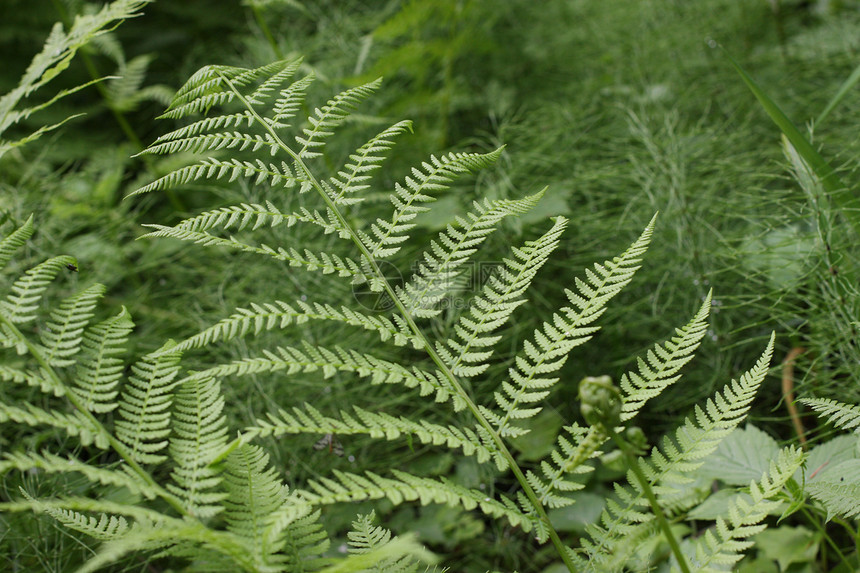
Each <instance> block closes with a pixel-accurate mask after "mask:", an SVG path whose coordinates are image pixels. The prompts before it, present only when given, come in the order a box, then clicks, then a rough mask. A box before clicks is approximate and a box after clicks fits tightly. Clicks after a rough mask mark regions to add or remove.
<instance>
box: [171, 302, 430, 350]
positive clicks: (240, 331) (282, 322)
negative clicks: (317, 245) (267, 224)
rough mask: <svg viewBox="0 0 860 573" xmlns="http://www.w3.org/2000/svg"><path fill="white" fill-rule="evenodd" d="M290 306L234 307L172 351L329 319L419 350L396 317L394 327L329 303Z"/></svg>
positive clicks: (379, 318)
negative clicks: (220, 318)
mask: <svg viewBox="0 0 860 573" xmlns="http://www.w3.org/2000/svg"><path fill="white" fill-rule="evenodd" d="M294 304H295V305H296V306H297V307H298V309H296V308H294V307H292V306H290V305H289V304H287V303H285V302H282V301H279V300H276V301H275V302H272V303H262V304H257V303H252V304H251V305H250V308H237V309H236V311H235V312H234V313H233V314H232V315H230V316H229V317H228V318H225V319H223V320H220V321H219V322H217V323H216V324H214V325H212V326H210V327H209V328H207V329H205V330H203V331H202V332H199V333H198V334H195V335H194V336H192V337H190V338H187V339H185V340H183V341H182V342H180V343H179V344H177V345H176V350H178V351H181V352H184V351H186V350H191V349H194V348H202V347H204V346H209V345H210V344H214V343H215V342H226V341H228V340H233V339H234V338H242V337H244V336H246V335H247V334H249V333H252V334H253V335H254V336H256V335H258V334H259V333H260V332H263V331H265V330H272V329H275V328H277V329H284V328H286V327H287V326H289V325H291V324H304V323H305V322H307V321H309V320H331V321H334V322H338V323H341V324H347V325H350V326H358V327H360V328H364V329H365V330H370V331H373V332H376V333H377V334H379V338H380V339H381V340H382V341H389V340H390V341H391V342H393V343H394V344H395V345H397V346H405V345H407V344H411V345H412V347H413V348H420V347H421V346H420V345H421V344H422V341H421V339H419V338H418V337H416V336H415V334H413V333H412V332H411V331H410V330H409V328H408V326H406V325H405V324H402V322H401V321H400V320H398V319H397V318H398V317H396V316H395V317H394V318H395V320H396V321H397V324H395V323H394V322H392V321H391V320H389V319H388V318H386V317H384V316H371V315H367V314H362V313H359V312H355V311H354V310H352V309H350V308H349V307H346V306H342V307H341V308H340V309H336V308H334V307H333V306H331V305H329V304H319V303H313V304H309V303H306V302H304V301H296V302H295V303H294Z"/></svg>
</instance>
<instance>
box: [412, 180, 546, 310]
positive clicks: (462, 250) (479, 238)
mask: <svg viewBox="0 0 860 573" xmlns="http://www.w3.org/2000/svg"><path fill="white" fill-rule="evenodd" d="M543 194H544V191H541V192H539V193H536V194H534V195H530V196H528V197H523V198H522V199H515V200H510V199H499V200H495V201H490V200H488V199H485V200H484V202H483V204H481V203H479V202H475V203H474V210H473V211H472V212H470V213H467V214H466V215H465V216H463V217H460V216H458V217H456V219H455V222H454V224H453V225H448V226H447V228H446V229H445V230H444V231H442V232H441V233H439V237H438V239H436V240H434V241H431V242H430V249H429V250H428V251H425V252H424V255H423V256H422V257H421V259H419V260H422V262H421V263H420V264H419V267H418V271H417V272H416V273H415V274H414V275H413V276H412V278H411V280H410V281H409V282H408V283H406V285H404V287H403V288H402V289H397V296H398V297H399V298H400V300H401V301H402V302H403V305H404V306H405V307H406V310H407V311H409V312H410V313H411V314H413V315H414V316H418V317H423V318H430V317H433V316H436V315H438V314H439V313H440V312H442V311H441V310H440V309H436V308H434V307H435V306H436V304H437V303H438V302H439V301H440V300H441V299H442V298H444V297H445V296H446V295H448V294H449V293H450V291H451V290H452V289H453V288H454V286H455V285H456V284H457V279H458V277H459V276H460V274H459V270H458V269H459V268H460V267H461V266H463V265H464V264H465V263H466V262H467V261H468V260H469V257H471V256H472V255H473V254H474V253H475V252H476V251H477V248H478V246H479V245H480V244H481V243H483V242H484V240H485V239H486V238H487V237H488V236H489V235H490V234H491V233H492V232H493V231H495V230H496V228H497V226H498V224H499V221H501V220H502V219H504V218H505V217H508V216H511V215H521V214H523V213H526V212H528V211H529V210H531V209H532V208H533V207H534V206H535V205H536V204H537V202H538V201H539V200H540V199H541V197H543Z"/></svg>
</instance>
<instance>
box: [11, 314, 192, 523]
mask: <svg viewBox="0 0 860 573" xmlns="http://www.w3.org/2000/svg"><path fill="white" fill-rule="evenodd" d="M0 321H2V323H3V326H5V327H6V328H8V329H9V331H10V332H12V333H13V336H15V337H16V338H17V339H18V340H20V341H22V342H23V343H24V345H25V346H26V347H27V350H28V351H29V352H30V355H31V356H32V357H33V358H34V359H35V360H36V362H38V363H39V366H41V369H42V372H44V373H45V374H47V375H48V376H50V378H51V381H52V382H54V384H56V385H57V386H58V387H61V388H63V389H65V397H66V398H67V399H68V400H69V402H70V403H71V404H72V406H73V407H74V408H75V409H77V410H78V412H80V413H81V415H83V416H84V417H85V418H86V419H87V421H88V422H89V423H90V424H92V425H93V427H94V428H96V429H98V430H99V431H101V433H102V435H104V436H105V437H106V438H107V441H108V444H109V445H110V447H111V448H113V450H114V451H115V452H116V453H117V454H118V455H119V456H120V457H121V458H122V459H123V460H124V461H125V463H127V464H128V466H129V467H130V468H131V469H132V470H134V472H135V473H136V474H137V475H138V477H140V479H142V480H143V481H145V482H146V484H147V485H148V486H150V487H151V488H152V489H153V490H154V491H157V492H158V494H159V496H161V498H162V499H164V501H166V502H167V503H168V504H169V505H170V507H172V508H173V509H175V510H176V511H177V512H178V513H179V514H180V515H182V516H183V517H191V514H189V513H188V512H187V511H186V510H185V508H184V507H183V505H182V503H181V502H180V501H179V500H178V499H177V498H176V497H175V496H174V495H172V494H171V493H170V492H168V491H167V490H165V489H164V488H162V487H161V486H160V485H158V483H156V481H155V480H154V479H153V478H152V476H151V475H150V474H149V472H147V471H146V470H145V469H143V468H142V467H141V466H140V464H138V463H137V462H136V461H135V460H134V458H133V457H132V456H131V453H130V452H129V451H128V449H127V448H126V447H125V445H124V444H123V443H122V442H120V441H119V440H118V439H116V437H114V435H113V434H112V433H111V432H109V431H108V430H107V428H105V427H104V425H103V424H102V423H101V422H99V420H98V418H96V417H95V416H93V414H92V412H90V411H89V410H87V409H86V407H85V406H84V404H83V403H82V402H81V401H80V400H79V399H78V397H77V396H76V395H75V393H74V392H72V391H71V390H70V389H69V388H67V385H66V384H65V383H64V382H63V380H62V379H61V378H60V376H59V374H57V372H56V370H54V367H53V366H51V365H50V363H48V361H47V360H45V357H44V356H43V355H42V353H41V352H40V350H39V348H38V347H37V346H36V345H34V344H33V343H32V342H30V340H29V339H28V338H27V337H25V336H24V335H23V333H22V332H21V331H20V330H18V327H17V326H15V324H14V323H13V322H11V321H10V320H9V319H7V318H6V317H5V316H4V315H3V314H2V313H0Z"/></svg>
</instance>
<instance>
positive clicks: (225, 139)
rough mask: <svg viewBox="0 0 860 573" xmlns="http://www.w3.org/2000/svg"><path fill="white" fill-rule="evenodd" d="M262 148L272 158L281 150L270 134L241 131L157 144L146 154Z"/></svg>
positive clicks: (223, 132) (197, 136)
mask: <svg viewBox="0 0 860 573" xmlns="http://www.w3.org/2000/svg"><path fill="white" fill-rule="evenodd" d="M260 148H266V149H268V150H269V153H270V154H271V155H272V156H274V155H275V154H276V153H277V151H278V149H280V148H279V146H278V142H277V141H276V140H275V139H274V138H273V137H272V136H271V135H269V134H268V133H264V134H262V135H260V134H253V133H244V132H241V131H222V132H218V133H206V134H203V135H195V136H193V137H187V138H180V139H173V140H170V141H165V142H164V143H156V144H153V145H151V146H149V147H147V148H146V153H149V154H153V155H165V154H169V153H173V154H176V153H182V152H188V153H203V152H204V151H218V150H221V149H232V150H234V152H235V151H245V150H246V149H250V150H251V151H257V150H258V149H260ZM210 168H211V167H210Z"/></svg>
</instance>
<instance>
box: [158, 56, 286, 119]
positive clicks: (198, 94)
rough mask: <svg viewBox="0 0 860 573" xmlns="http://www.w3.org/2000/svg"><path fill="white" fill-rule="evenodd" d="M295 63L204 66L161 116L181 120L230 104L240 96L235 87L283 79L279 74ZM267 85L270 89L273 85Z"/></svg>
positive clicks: (184, 86) (178, 92) (180, 89)
mask: <svg viewBox="0 0 860 573" xmlns="http://www.w3.org/2000/svg"><path fill="white" fill-rule="evenodd" d="M296 63H297V62H293V61H287V60H283V61H278V62H272V63H270V64H266V65H264V66H260V67H259V68H254V69H246V68H238V67H233V66H219V65H213V66H204V67H202V68H200V69H199V70H198V71H196V72H195V73H194V74H193V75H192V76H191V77H190V78H189V79H188V81H187V82H185V85H183V86H182V87H181V88H179V90H178V91H177V92H176V95H175V96H174V97H173V101H171V102H170V106H168V108H167V111H165V112H164V113H163V114H162V115H161V117H162V118H172V119H179V118H182V117H186V116H188V115H194V114H197V113H200V112H201V111H205V110H208V109H209V108H212V107H214V106H220V105H223V104H225V103H229V102H231V101H233V100H234V99H235V98H236V96H237V95H238V92H237V91H234V90H233V88H241V87H244V86H247V85H250V84H251V83H253V82H255V81H257V80H259V79H260V78H264V77H265V78H268V79H272V78H275V77H277V78H278V79H279V80H281V79H283V77H282V76H280V75H279V74H278V72H279V71H283V70H285V69H289V68H291V67H292V66H293V65H294V64H296ZM264 84H265V82H264ZM268 85H269V86H271V84H268ZM261 87H262V86H261Z"/></svg>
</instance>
